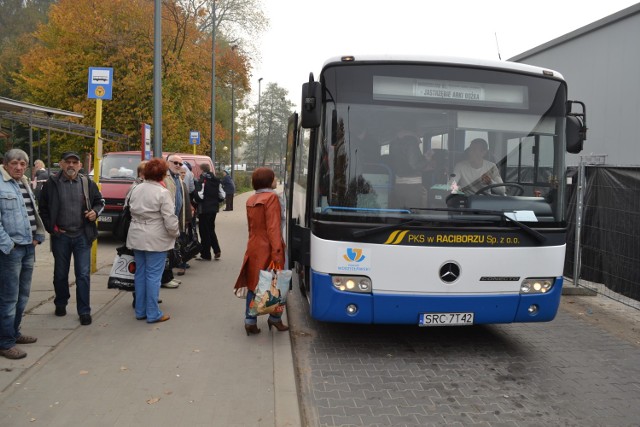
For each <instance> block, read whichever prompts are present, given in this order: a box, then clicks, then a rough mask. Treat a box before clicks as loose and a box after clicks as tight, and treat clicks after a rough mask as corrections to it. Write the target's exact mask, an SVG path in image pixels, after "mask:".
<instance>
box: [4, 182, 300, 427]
mask: <svg viewBox="0 0 640 427" xmlns="http://www.w3.org/2000/svg"><path fill="white" fill-rule="evenodd" d="M249 195H250V193H247V194H244V195H239V196H237V197H236V200H235V203H234V207H235V210H234V211H233V212H220V213H219V214H218V217H217V220H216V231H217V234H218V238H219V240H220V245H221V247H222V259H221V260H220V261H211V262H200V261H196V260H192V261H191V262H190V264H191V268H190V269H189V270H187V274H186V275H185V276H182V277H177V276H176V278H177V279H180V280H182V285H181V286H180V287H179V288H178V289H162V290H161V292H160V298H161V299H162V300H163V303H162V304H161V306H160V307H161V309H162V310H163V311H164V312H165V313H167V314H170V315H171V320H169V321H167V322H164V323H159V324H147V323H146V322H144V321H137V320H135V317H134V313H133V310H132V307H131V301H132V298H131V294H130V293H128V292H120V291H117V290H112V289H107V278H108V275H109V270H110V267H111V263H112V262H113V257H114V256H115V247H116V243H115V242H113V241H112V240H111V239H110V238H109V237H105V236H101V239H100V244H99V246H98V256H97V267H98V271H97V272H96V273H95V274H93V275H92V278H91V281H92V289H91V305H92V311H93V324H92V325H90V326H80V323H79V321H78V316H77V314H76V310H75V288H73V287H72V289H71V294H72V299H71V301H69V305H68V306H67V313H68V314H67V316H65V317H56V316H55V315H54V314H53V312H54V305H53V285H52V277H53V257H52V255H51V253H50V252H49V245H48V243H45V245H42V246H41V247H39V248H38V251H37V255H36V256H37V259H36V272H35V274H34V279H33V284H32V291H31V298H30V301H29V305H28V307H27V314H26V316H25V318H24V320H23V323H22V330H23V332H24V333H25V334H26V335H34V336H36V337H38V342H37V343H35V344H31V345H23V346H21V348H22V349H24V350H25V351H27V353H28V356H27V357H26V358H25V359H22V360H16V361H12V360H8V359H5V358H0V413H1V414H2V416H1V417H0V426H27V425H29V426H34V425H46V426H65V427H67V426H71V425H87V426H133V425H140V426H143V425H161V426H299V425H301V421H300V412H299V403H298V396H297V392H296V383H295V376H294V367H293V358H292V354H291V341H290V336H289V333H279V332H277V331H275V330H273V331H269V330H268V328H267V325H266V320H265V319H259V326H260V327H261V329H262V333H261V334H259V335H256V336H250V337H247V336H246V335H245V332H244V326H243V318H244V316H243V308H244V301H242V300H239V299H238V298H236V297H234V296H233V293H232V286H233V283H234V281H235V278H236V275H237V273H238V270H239V268H240V264H241V261H242V255H243V253H244V248H245V245H246V238H247V226H246V216H245V211H244V203H245V201H246V198H247V197H248V196H249ZM71 278H72V279H73V273H72V274H71Z"/></svg>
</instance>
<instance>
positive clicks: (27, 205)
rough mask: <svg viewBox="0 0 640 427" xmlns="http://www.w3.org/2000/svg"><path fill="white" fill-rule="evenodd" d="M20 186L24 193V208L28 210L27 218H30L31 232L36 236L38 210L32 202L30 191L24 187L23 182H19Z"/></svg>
mask: <svg viewBox="0 0 640 427" xmlns="http://www.w3.org/2000/svg"><path fill="white" fill-rule="evenodd" d="M17 182H18V185H19V186H20V192H21V193H22V198H23V200H24V207H25V208H27V217H29V224H31V232H32V233H33V234H35V232H36V228H37V225H36V210H35V206H33V202H32V201H31V197H30V196H29V190H28V189H27V187H25V186H24V184H23V183H22V181H17Z"/></svg>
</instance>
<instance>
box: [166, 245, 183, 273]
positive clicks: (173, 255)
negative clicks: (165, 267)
mask: <svg viewBox="0 0 640 427" xmlns="http://www.w3.org/2000/svg"><path fill="white" fill-rule="evenodd" d="M168 258H169V268H178V267H180V265H181V264H182V263H183V261H182V255H180V239H177V240H176V244H175V245H174V247H173V248H172V249H169V255H168Z"/></svg>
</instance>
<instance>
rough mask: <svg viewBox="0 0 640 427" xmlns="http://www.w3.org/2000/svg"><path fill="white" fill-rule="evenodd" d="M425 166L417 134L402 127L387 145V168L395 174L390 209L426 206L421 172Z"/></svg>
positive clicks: (425, 194) (425, 161)
mask: <svg viewBox="0 0 640 427" xmlns="http://www.w3.org/2000/svg"><path fill="white" fill-rule="evenodd" d="M427 166H428V162H427V159H425V158H424V155H423V154H422V151H420V140H419V139H418V136H417V134H416V133H415V132H414V131H413V130H411V127H409V126H406V127H402V128H401V129H400V130H399V131H398V132H397V133H396V136H395V138H394V139H393V141H391V144H390V145H389V167H390V168H391V170H392V171H393V172H394V174H395V185H394V189H393V192H392V193H391V195H390V207H392V208H398V209H407V208H421V207H425V206H426V204H427V192H426V190H425V188H424V187H423V186H422V172H423V171H424V170H425V169H426V168H427Z"/></svg>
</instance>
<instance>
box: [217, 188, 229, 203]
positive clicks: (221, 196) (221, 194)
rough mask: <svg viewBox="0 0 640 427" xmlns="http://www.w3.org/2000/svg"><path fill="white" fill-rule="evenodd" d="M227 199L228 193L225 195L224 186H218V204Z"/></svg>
mask: <svg viewBox="0 0 640 427" xmlns="http://www.w3.org/2000/svg"><path fill="white" fill-rule="evenodd" d="M226 197H227V193H225V192H224V190H223V189H222V184H220V185H218V202H220V203H222V202H224V200H225V198H226Z"/></svg>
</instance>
